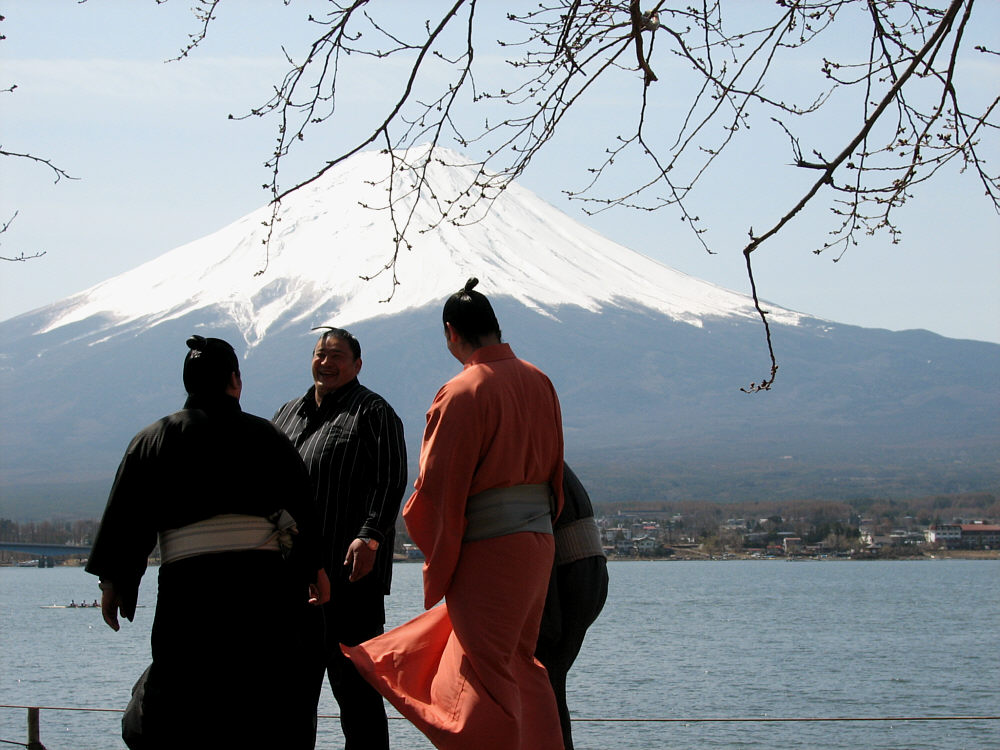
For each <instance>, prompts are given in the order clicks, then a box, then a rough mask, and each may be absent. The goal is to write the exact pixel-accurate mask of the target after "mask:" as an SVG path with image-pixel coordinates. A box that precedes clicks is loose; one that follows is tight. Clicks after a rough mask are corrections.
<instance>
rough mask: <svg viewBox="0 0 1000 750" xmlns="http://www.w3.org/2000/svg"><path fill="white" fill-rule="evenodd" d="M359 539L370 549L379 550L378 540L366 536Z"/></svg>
mask: <svg viewBox="0 0 1000 750" xmlns="http://www.w3.org/2000/svg"><path fill="white" fill-rule="evenodd" d="M358 539H360V540H361V541H362V542H364V543H365V545H366V546H367V547H368V549H370V550H371V551H372V552H378V542H377V541H376V540H374V539H369V538H368V537H366V536H359V537H358Z"/></svg>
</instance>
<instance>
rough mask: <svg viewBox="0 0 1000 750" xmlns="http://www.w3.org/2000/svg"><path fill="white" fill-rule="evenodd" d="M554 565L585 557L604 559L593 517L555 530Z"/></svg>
mask: <svg viewBox="0 0 1000 750" xmlns="http://www.w3.org/2000/svg"><path fill="white" fill-rule="evenodd" d="M555 536H556V565H565V564H566V563H571V562H575V561H576V560H582V559H584V558H585V557H605V555H604V547H603V546H602V545H601V531H600V529H598V528H597V521H595V520H594V517H593V516H588V517H587V518H579V519H577V520H576V521H573V522H572V523H568V524H566V525H565V526H560V527H559V528H558V529H556V530H555Z"/></svg>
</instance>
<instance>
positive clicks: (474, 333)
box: [441, 276, 501, 347]
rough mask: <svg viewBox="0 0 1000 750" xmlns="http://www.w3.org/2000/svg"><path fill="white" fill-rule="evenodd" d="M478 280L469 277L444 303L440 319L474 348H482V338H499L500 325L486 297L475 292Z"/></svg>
mask: <svg viewBox="0 0 1000 750" xmlns="http://www.w3.org/2000/svg"><path fill="white" fill-rule="evenodd" d="M477 284H479V279H477V278H476V277H475V276H473V277H470V278H469V280H468V281H466V282H465V286H464V287H462V288H461V289H460V290H459V291H457V292H455V293H454V294H453V295H451V296H450V297H449V298H448V300H447V301H446V302H445V303H444V311H443V312H442V314H441V318H442V320H443V322H444V323H449V324H451V327H452V328H454V329H455V330H456V331H457V332H458V335H459V336H461V337H462V338H463V339H465V340H466V341H468V342H469V343H470V344H472V345H473V346H475V347H479V346H482V339H483V337H484V336H490V335H496V337H497V338H498V339H499V338H501V332H500V323H499V322H498V321H497V316H496V313H494V312H493V306H492V305H491V304H490V301H489V300H488V299H486V296H485V295H484V294H482V293H481V292H477V291H475V289H476V285H477Z"/></svg>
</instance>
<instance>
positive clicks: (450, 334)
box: [444, 323, 461, 344]
mask: <svg viewBox="0 0 1000 750" xmlns="http://www.w3.org/2000/svg"><path fill="white" fill-rule="evenodd" d="M444 335H445V338H447V339H448V341H450V342H452V343H453V344H454V343H455V342H457V341H458V340H459V338H461V337H460V336H459V335H458V331H456V330H455V326H453V325H452V324H451V323H445V324H444Z"/></svg>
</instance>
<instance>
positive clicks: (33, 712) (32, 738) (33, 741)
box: [27, 708, 45, 750]
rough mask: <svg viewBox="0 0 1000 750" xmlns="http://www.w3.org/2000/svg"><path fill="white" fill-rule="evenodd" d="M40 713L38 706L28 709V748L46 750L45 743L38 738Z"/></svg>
mask: <svg viewBox="0 0 1000 750" xmlns="http://www.w3.org/2000/svg"><path fill="white" fill-rule="evenodd" d="M38 714H39V711H38V709H37V708H29V709H28V745H27V747H28V750H45V745H43V744H42V743H41V741H40V740H39V739H38V725H39V721H38Z"/></svg>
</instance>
